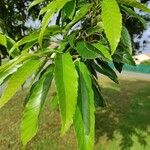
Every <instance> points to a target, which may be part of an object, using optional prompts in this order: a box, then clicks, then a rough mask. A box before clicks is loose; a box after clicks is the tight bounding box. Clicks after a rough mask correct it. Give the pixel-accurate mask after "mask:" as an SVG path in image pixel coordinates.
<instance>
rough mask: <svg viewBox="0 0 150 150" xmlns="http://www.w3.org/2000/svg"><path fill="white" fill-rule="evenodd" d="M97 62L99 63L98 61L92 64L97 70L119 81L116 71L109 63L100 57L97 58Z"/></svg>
mask: <svg viewBox="0 0 150 150" xmlns="http://www.w3.org/2000/svg"><path fill="white" fill-rule="evenodd" d="M97 63H98V64H96V63H93V64H92V66H93V68H94V69H95V70H96V71H97V72H99V73H101V74H104V75H106V76H107V77H109V78H110V79H111V80H113V81H114V82H116V83H118V78H117V75H116V73H115V71H114V70H113V69H112V68H111V67H110V66H109V65H108V64H107V63H105V62H103V61H100V60H99V59H97Z"/></svg>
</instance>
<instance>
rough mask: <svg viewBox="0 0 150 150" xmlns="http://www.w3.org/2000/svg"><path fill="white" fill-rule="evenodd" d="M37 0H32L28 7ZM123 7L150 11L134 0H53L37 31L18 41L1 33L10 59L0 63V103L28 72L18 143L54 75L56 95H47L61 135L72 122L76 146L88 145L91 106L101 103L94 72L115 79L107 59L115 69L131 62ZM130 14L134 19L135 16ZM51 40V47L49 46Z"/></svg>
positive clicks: (26, 137)
mask: <svg viewBox="0 0 150 150" xmlns="http://www.w3.org/2000/svg"><path fill="white" fill-rule="evenodd" d="M41 2H43V1H42V0H35V1H33V3H32V4H31V6H30V9H32V6H35V5H38V4H40V3H41ZM70 6H72V7H70ZM124 7H126V8H130V7H137V8H139V9H141V10H143V11H147V12H150V10H149V9H148V8H147V7H146V6H144V5H143V4H141V3H138V2H137V1H136V0H121V1H120V0H111V1H110V0H102V1H101V0H95V1H91V0H90V1H86V0H70V1H68V0H53V1H50V2H49V3H48V4H47V5H46V6H45V7H43V8H42V9H41V11H40V13H39V15H40V16H41V15H42V16H43V19H42V24H41V28H40V29H39V30H38V31H35V32H33V33H31V34H30V35H28V36H26V37H24V38H22V39H20V40H19V41H18V42H15V41H14V40H12V39H11V38H9V37H8V36H6V35H5V34H3V33H1V36H2V37H3V40H2V41H1V44H2V45H3V46H5V47H6V48H7V52H8V53H9V55H10V56H11V57H12V58H13V59H12V60H11V61H9V62H8V63H6V64H4V65H3V66H1V67H0V73H1V74H3V75H2V77H3V78H2V80H1V84H2V83H4V82H7V83H8V84H7V87H6V89H5V90H4V92H3V94H2V96H1V98H0V107H2V106H4V105H5V103H6V102H8V100H9V99H11V97H12V96H13V95H14V94H15V93H16V91H17V90H18V89H19V87H20V86H21V85H22V84H23V83H24V82H25V80H26V79H28V77H30V78H31V76H32V80H31V82H30V84H31V85H30V88H31V89H30V92H29V94H28V95H27V97H26V99H25V110H24V113H23V119H22V124H21V139H22V143H23V146H25V145H26V144H27V143H28V142H29V141H30V140H31V139H32V137H34V135H35V134H36V133H37V128H38V120H39V116H40V114H41V112H42V110H43V109H42V108H43V105H44V103H45V99H46V95H47V93H48V90H49V87H50V85H51V81H52V80H55V85H56V93H57V94H56V98H54V99H53V100H56V99H58V101H57V103H58V104H59V108H60V114H61V123H62V128H61V134H62V135H64V134H65V133H66V132H67V131H68V129H69V127H70V126H71V125H72V124H73V125H74V127H75V132H76V137H77V140H78V148H79V149H81V150H83V149H84V150H86V149H87V150H88V149H89V150H91V149H93V145H94V133H95V132H94V129H95V127H94V124H95V123H94V122H95V117H94V111H95V106H97V105H98V106H104V105H105V102H104V99H103V97H102V94H101V88H100V86H99V84H98V81H97V79H98V75H99V73H101V74H104V75H106V76H108V77H109V78H110V79H112V80H113V81H115V82H116V83H118V80H117V75H116V73H115V72H114V70H113V69H112V68H111V67H110V66H109V65H108V62H109V61H113V63H114V66H115V67H116V69H117V70H118V71H119V72H121V70H122V66H123V64H124V63H128V64H130V65H135V63H134V60H133V59H132V46H131V43H132V42H131V38H130V34H129V33H128V30H127V28H126V26H125V21H124V19H127V17H126V13H127V14H128V15H130V14H131V17H132V16H133V14H134V13H133V11H127V10H125V9H124ZM110 10H111V11H110ZM54 16H56V17H55V18H56V20H55V22H56V23H55V25H53V26H52V25H50V24H49V22H50V21H51V20H52V19H53V20H54V19H55V18H54ZM124 16H125V17H124ZM136 18H137V19H139V17H137V15H136ZM139 20H140V21H141V18H140V19H139ZM142 21H143V20H142ZM56 39H59V40H56ZM52 42H55V46H52V45H50V44H51V43H52ZM10 45H11V46H10ZM35 45H36V49H35V51H34V52H32V53H31V52H30V49H31V48H34V47H35ZM13 68H14V69H13ZM94 104H95V106H94ZM31 123H32V125H31Z"/></svg>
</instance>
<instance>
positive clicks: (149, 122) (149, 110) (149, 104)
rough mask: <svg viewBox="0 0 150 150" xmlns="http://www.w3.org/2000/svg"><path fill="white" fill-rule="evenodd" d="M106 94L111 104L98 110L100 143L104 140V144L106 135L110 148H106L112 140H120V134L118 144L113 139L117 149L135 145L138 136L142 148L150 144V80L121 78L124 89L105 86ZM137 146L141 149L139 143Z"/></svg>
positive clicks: (97, 140) (97, 121)
mask: <svg viewBox="0 0 150 150" xmlns="http://www.w3.org/2000/svg"><path fill="white" fill-rule="evenodd" d="M112 87H113V86H112ZM103 95H107V96H106V97H105V99H106V101H107V103H108V105H107V107H106V108H103V109H101V110H99V111H97V112H96V144H99V142H100V141H101V140H102V142H101V145H103V144H104V139H106V142H105V144H106V146H105V147H104V148H103V149H105V150H106V149H108V150H110V148H106V147H108V141H113V140H115V141H116V140H117V139H116V138H117V137H118V138H119V140H118V141H117V147H115V146H114V145H113V142H112V145H113V146H114V149H116V150H117V149H119V150H120V149H121V150H128V149H131V148H132V147H133V145H134V142H135V138H136V139H137V143H138V144H140V145H141V147H142V149H144V148H145V147H146V146H148V144H149V142H150V141H149V142H148V140H147V138H148V137H150V82H149V81H132V82H131V81H121V90H120V92H119V91H116V90H114V88H113V89H111V88H104V89H103ZM99 145H100V144H99ZM112 145H111V147H112ZM149 146H150V145H149ZM137 147H138V149H139V146H137ZM111 149H113V148H111ZM149 149H150V147H149Z"/></svg>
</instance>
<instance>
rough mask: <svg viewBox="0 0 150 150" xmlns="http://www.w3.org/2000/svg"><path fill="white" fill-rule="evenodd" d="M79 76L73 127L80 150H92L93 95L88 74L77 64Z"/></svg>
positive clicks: (82, 65) (80, 63) (85, 69)
mask: <svg viewBox="0 0 150 150" xmlns="http://www.w3.org/2000/svg"><path fill="white" fill-rule="evenodd" d="M76 66H77V71H78V75H79V88H78V102H77V107H76V112H75V115H74V127H75V132H76V136H77V141H78V148H79V149H80V150H92V149H93V146H94V129H95V127H94V126H95V116H94V111H95V108H94V94H93V91H92V83H91V78H90V73H89V72H88V69H87V67H86V66H85V65H84V64H83V63H82V62H77V63H76Z"/></svg>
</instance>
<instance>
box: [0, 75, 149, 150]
mask: <svg viewBox="0 0 150 150" xmlns="http://www.w3.org/2000/svg"><path fill="white" fill-rule="evenodd" d="M99 80H100V81H101V86H102V92H103V95H104V97H105V99H106V102H107V107H105V108H99V109H98V110H97V111H96V135H95V150H128V149H131V150H149V149H150V80H149V81H146V80H145V81H144V80H138V79H132V78H130V79H126V78H121V79H120V84H119V85H116V84H114V83H112V82H111V81H110V80H108V79H106V78H104V77H101V78H99ZM52 89H53V88H52ZM26 92H27V90H23V91H21V92H18V93H17V94H16V95H15V96H14V97H13V99H12V100H11V101H10V102H9V103H8V104H7V105H6V106H5V107H4V108H2V109H1V110H0V120H1V121H0V150H19V149H21V142H20V140H19V138H20V130H19V124H20V121H21V115H22V109H23V100H24V95H25V93H26ZM53 93H54V90H51V92H50V94H49V97H48V99H47V103H46V106H45V109H44V111H43V113H42V115H41V117H40V119H41V120H40V127H39V132H38V134H37V136H36V137H35V138H34V139H33V140H32V141H31V142H30V143H29V144H28V146H27V149H28V150H75V149H76V140H75V137H74V131H73V128H72V129H70V130H69V131H68V133H67V134H66V136H65V137H60V117H59V113H58V110H57V109H56V110H55V111H52V110H51V108H50V107H49V100H50V99H51V95H53Z"/></svg>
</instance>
